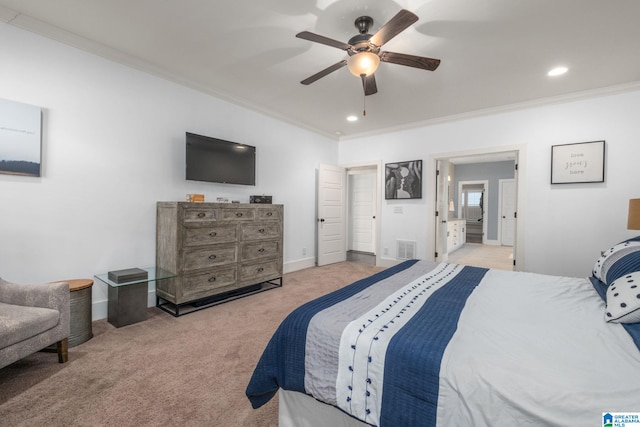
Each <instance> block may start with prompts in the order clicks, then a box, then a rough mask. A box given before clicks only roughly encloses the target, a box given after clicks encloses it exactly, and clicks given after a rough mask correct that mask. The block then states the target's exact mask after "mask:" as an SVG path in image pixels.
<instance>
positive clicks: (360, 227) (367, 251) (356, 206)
mask: <svg viewBox="0 0 640 427" xmlns="http://www.w3.org/2000/svg"><path fill="white" fill-rule="evenodd" d="M377 177H378V175H377V169H376V167H375V166H366V167H355V168H348V169H347V261H352V262H359V263H362V264H370V265H376V240H377V239H376V214H377V205H378V195H377Z"/></svg>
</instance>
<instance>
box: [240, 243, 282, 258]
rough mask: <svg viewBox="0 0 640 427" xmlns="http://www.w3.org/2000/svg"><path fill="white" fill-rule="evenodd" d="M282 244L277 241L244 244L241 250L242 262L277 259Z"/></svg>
mask: <svg viewBox="0 0 640 427" xmlns="http://www.w3.org/2000/svg"><path fill="white" fill-rule="evenodd" d="M280 253H281V251H280V242H279V241H277V240H265V241H264V242H255V243H243V244H242V248H241V250H240V254H241V255H240V260H241V261H247V260H251V259H259V258H267V257H276V256H278V255H280Z"/></svg>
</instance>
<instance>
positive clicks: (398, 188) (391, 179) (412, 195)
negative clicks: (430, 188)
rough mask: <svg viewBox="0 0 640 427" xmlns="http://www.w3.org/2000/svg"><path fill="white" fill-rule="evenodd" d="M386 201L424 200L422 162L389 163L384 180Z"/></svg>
mask: <svg viewBox="0 0 640 427" xmlns="http://www.w3.org/2000/svg"><path fill="white" fill-rule="evenodd" d="M384 183H385V185H384V187H385V190H384V195H385V199H387V200H389V199H421V198H422V160H412V161H408V162H396V163H387V164H386V165H385V178H384Z"/></svg>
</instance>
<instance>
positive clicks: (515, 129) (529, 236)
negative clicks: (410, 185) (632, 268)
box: [339, 91, 640, 277]
mask: <svg viewBox="0 0 640 427" xmlns="http://www.w3.org/2000/svg"><path fill="white" fill-rule="evenodd" d="M638 111H640V91H634V92H627V93H623V94H616V95H609V96H602V97H598V98H591V99H586V100H581V101H575V102H567V103H561V104H554V105H549V106H545V107H537V108H529V109H523V110H519V111H514V112H506V113H502V114H494V115H491V116H485V117H477V118H473V119H467V120H460V121H455V122H449V123H444V124H437V125H432V126H425V127H422V128H416V129H411V130H406V131H402V132H394V133H390V134H383V135H377V136H373V137H366V138H361V139H354V140H347V141H342V142H341V143H340V155H339V157H340V163H341V164H349V163H352V162H355V161H365V160H381V161H382V162H383V163H388V162H395V161H404V160H415V159H423V160H424V161H425V162H426V167H425V171H423V173H424V184H423V199H421V200H411V201H397V200H395V201H385V200H383V201H382V218H381V220H382V235H381V248H382V249H384V248H388V250H389V251H390V254H389V257H390V258H395V241H396V239H411V238H413V239H417V240H418V256H419V257H420V258H426V259H432V258H433V247H434V246H433V242H434V238H433V233H434V231H433V214H432V212H433V210H434V208H433V200H434V199H435V194H434V191H435V183H434V171H433V168H432V167H431V162H430V161H429V160H430V159H431V160H433V159H434V158H436V157H439V155H440V154H442V153H447V154H450V153H456V152H460V153H467V152H470V151H475V152H478V151H482V150H483V149H485V148H486V149H488V150H490V151H495V150H500V148H501V147H506V148H513V147H521V148H523V152H526V157H525V160H524V162H521V164H520V177H521V179H524V185H525V186H526V191H521V194H519V198H520V200H519V205H520V210H521V212H519V218H520V222H521V224H520V225H521V229H520V231H522V232H523V233H521V234H524V236H522V235H521V236H519V240H520V241H521V242H523V247H522V248H520V249H521V250H522V252H523V253H524V257H520V258H524V262H523V263H522V259H520V260H519V261H518V262H520V269H523V270H525V271H532V272H539V273H545V274H557V275H567V276H578V277H585V276H588V275H590V272H591V269H592V267H593V263H594V262H595V260H596V258H597V257H598V256H599V255H600V251H601V250H604V249H607V248H608V247H610V246H612V245H613V244H615V243H618V242H619V241H621V240H623V239H626V238H630V237H633V236H635V235H637V234H638V232H634V231H630V230H626V218H627V206H628V200H629V199H630V198H634V197H640V167H638V159H640V142H639V141H640V126H639V125H638V115H637V112H638ZM595 140H605V141H606V143H607V152H606V168H605V173H606V179H605V182H604V183H601V184H571V185H553V186H552V185H551V184H550V163H551V160H550V157H551V146H552V145H557V144H567V143H574V142H586V141H595ZM363 156H367V158H366V159H365V158H363ZM523 193H524V194H523ZM397 206H401V207H402V208H403V213H402V214H398V213H394V208H395V207H397ZM521 214H522V215H521Z"/></svg>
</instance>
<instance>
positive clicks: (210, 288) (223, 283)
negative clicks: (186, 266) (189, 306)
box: [182, 266, 237, 301]
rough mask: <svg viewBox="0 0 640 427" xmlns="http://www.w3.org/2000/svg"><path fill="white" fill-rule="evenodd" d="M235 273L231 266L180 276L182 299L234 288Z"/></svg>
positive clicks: (204, 295) (195, 297) (200, 296)
mask: <svg viewBox="0 0 640 427" xmlns="http://www.w3.org/2000/svg"><path fill="white" fill-rule="evenodd" d="M236 273H237V271H236V267H235V266H233V267H229V268H216V269H215V270H213V271H210V272H203V273H200V274H194V275H189V276H184V277H183V278H182V297H183V300H185V301H188V300H194V299H198V298H202V297H206V296H209V295H214V294H216V293H218V292H225V291H227V290H230V289H233V288H235V287H236V278H237V274H236Z"/></svg>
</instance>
